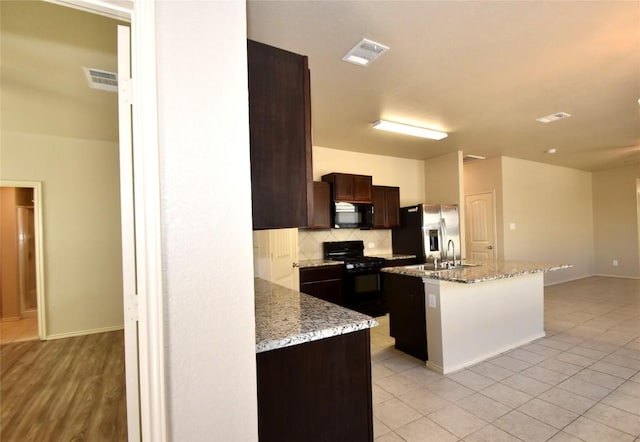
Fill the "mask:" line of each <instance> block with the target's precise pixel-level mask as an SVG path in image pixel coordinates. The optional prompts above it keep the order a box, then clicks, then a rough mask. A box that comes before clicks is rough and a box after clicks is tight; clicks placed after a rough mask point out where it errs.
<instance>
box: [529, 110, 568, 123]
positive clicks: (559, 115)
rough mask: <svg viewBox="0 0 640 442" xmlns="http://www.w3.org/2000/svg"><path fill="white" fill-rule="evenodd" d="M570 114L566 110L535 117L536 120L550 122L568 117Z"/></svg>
mask: <svg viewBox="0 0 640 442" xmlns="http://www.w3.org/2000/svg"><path fill="white" fill-rule="evenodd" d="M570 116H571V114H568V113H566V112H556V113H555V114H551V115H545V116H544V117H540V118H536V121H539V122H541V123H551V122H552V121H558V120H563V119H565V118H569V117H570Z"/></svg>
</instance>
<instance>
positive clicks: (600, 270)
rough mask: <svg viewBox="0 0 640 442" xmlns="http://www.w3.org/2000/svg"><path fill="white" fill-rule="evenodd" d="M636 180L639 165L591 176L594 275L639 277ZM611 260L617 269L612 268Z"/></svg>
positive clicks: (639, 169)
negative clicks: (614, 261) (594, 252)
mask: <svg viewBox="0 0 640 442" xmlns="http://www.w3.org/2000/svg"><path fill="white" fill-rule="evenodd" d="M638 177H640V166H638V165H630V166H626V167H619V168H615V169H608V170H600V171H596V172H593V220H594V241H595V248H596V260H595V272H596V273H597V274H600V275H611V276H626V277H635V278H638V277H640V253H639V250H638V244H639V242H638V241H639V239H638V225H639V224H638V222H639V221H638V207H637V205H638V201H637V190H638V189H637V188H638V184H637V178H638ZM614 259H615V260H617V261H618V266H614V265H613V260H614Z"/></svg>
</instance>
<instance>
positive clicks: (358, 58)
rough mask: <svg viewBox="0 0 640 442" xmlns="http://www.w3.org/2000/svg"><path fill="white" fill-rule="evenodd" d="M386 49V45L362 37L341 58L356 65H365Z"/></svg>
mask: <svg viewBox="0 0 640 442" xmlns="http://www.w3.org/2000/svg"><path fill="white" fill-rule="evenodd" d="M388 50H389V47H388V46H385V45H383V44H380V43H376V42H375V41H372V40H368V39H366V38H363V39H362V40H360V41H359V42H358V44H357V45H355V46H354V47H352V48H351V50H350V51H349V52H347V53H346V55H345V56H344V57H342V59H343V60H344V61H346V62H348V63H353V64H357V65H358V66H366V65H368V64H369V63H370V62H372V61H373V60H375V59H376V58H378V57H379V56H381V55H382V54H383V53H385V52H386V51H388Z"/></svg>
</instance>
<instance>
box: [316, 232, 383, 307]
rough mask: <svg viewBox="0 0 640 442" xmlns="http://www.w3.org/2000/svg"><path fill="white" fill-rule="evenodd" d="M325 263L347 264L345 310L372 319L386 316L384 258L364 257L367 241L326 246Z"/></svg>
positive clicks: (344, 284)
mask: <svg viewBox="0 0 640 442" xmlns="http://www.w3.org/2000/svg"><path fill="white" fill-rule="evenodd" d="M322 248H323V252H324V253H323V254H324V258H325V259H329V260H333V261H342V262H344V278H343V290H344V297H345V307H348V308H350V309H352V310H356V311H359V312H361V313H365V314H367V315H370V316H382V315H384V314H386V305H385V302H384V299H383V296H382V285H381V281H382V279H381V277H380V269H381V268H382V267H383V266H384V262H385V260H384V258H376V257H373V256H364V242H363V241H330V242H324V243H322Z"/></svg>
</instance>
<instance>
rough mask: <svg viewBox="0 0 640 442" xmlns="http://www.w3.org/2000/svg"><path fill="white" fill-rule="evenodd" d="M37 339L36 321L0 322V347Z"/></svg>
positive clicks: (28, 319)
mask: <svg viewBox="0 0 640 442" xmlns="http://www.w3.org/2000/svg"><path fill="white" fill-rule="evenodd" d="M35 339H38V319H37V318H24V319H21V320H19V321H6V322H0V345H2V344H9V343H11V342H20V341H32V340H35Z"/></svg>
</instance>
